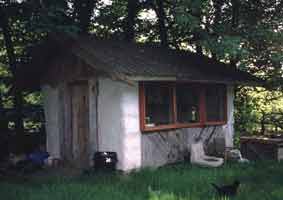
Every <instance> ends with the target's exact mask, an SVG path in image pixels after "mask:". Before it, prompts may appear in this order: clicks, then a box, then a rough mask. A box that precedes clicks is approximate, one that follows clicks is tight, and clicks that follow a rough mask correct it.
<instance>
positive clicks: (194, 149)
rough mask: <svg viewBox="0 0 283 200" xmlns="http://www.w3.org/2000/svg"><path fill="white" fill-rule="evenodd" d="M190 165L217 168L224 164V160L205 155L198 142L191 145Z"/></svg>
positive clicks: (201, 144)
mask: <svg viewBox="0 0 283 200" xmlns="http://www.w3.org/2000/svg"><path fill="white" fill-rule="evenodd" d="M191 163H192V164H196V165H200V166H204V167H219V166H221V165H222V164H223V163H224V159H223V158H218V157H214V156H207V155H205V152H204V149H203V143H202V142H201V141H198V142H196V143H193V144H192V145H191Z"/></svg>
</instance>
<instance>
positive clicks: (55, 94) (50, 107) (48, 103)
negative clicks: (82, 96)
mask: <svg viewBox="0 0 283 200" xmlns="http://www.w3.org/2000/svg"><path fill="white" fill-rule="evenodd" d="M42 92H43V96H44V98H43V99H44V114H45V124H46V148H47V151H48V152H49V154H50V155H51V156H53V157H54V158H61V151H60V131H61V130H60V122H61V119H60V118H61V115H60V96H59V89H58V88H56V87H54V88H53V87H51V86H49V85H44V86H42Z"/></svg>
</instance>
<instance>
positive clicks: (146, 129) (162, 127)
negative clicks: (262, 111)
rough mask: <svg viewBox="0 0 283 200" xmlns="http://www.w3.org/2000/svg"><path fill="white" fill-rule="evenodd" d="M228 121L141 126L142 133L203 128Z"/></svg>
mask: <svg viewBox="0 0 283 200" xmlns="http://www.w3.org/2000/svg"><path fill="white" fill-rule="evenodd" d="M225 124H227V122H225V121H223V122H206V123H190V124H179V123H178V124H169V125H159V126H154V127H141V132H142V133H150V132H155V131H166V130H174V129H180V128H203V127H206V126H213V125H216V126H220V125H225Z"/></svg>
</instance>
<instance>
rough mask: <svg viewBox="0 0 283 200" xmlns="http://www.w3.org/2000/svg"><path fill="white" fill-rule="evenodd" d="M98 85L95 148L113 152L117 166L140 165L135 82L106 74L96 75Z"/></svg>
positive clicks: (131, 167) (130, 167)
mask: <svg viewBox="0 0 283 200" xmlns="http://www.w3.org/2000/svg"><path fill="white" fill-rule="evenodd" d="M98 85H99V93H98V138H99V139H98V140H99V144H98V146H99V151H114V152H117V154H118V160H119V162H118V165H117V168H118V169H121V170H125V171H127V170H131V169H134V168H139V167H141V141H140V140H141V133H140V131H139V106H138V85H137V84H136V85H128V84H126V83H122V82H119V81H113V80H111V79H108V78H100V79H99V84H98Z"/></svg>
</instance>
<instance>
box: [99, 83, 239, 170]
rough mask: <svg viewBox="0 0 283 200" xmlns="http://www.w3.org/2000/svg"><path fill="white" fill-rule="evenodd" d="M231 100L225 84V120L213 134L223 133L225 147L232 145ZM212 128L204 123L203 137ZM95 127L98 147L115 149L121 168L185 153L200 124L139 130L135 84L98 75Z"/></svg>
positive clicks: (155, 162) (170, 159)
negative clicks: (174, 129) (142, 132)
mask: <svg viewBox="0 0 283 200" xmlns="http://www.w3.org/2000/svg"><path fill="white" fill-rule="evenodd" d="M233 100H234V91H233V87H232V86H228V88H227V112H228V115H227V117H228V122H227V125H224V126H217V128H216V133H215V136H214V137H224V138H225V146H226V147H227V146H229V147H231V146H233V134H234V132H233V131H234V130H233V125H234V118H233V111H234V105H233ZM213 129H214V128H213V126H212V127H207V128H206V129H205V132H204V135H203V138H204V139H205V138H206V137H208V136H209V135H210V133H211V132H212V131H213ZM98 130H99V131H98V135H99V136H98V137H99V150H100V151H115V152H117V154H118V159H119V162H118V169H121V170H125V171H127V170H131V169H135V168H140V167H145V166H161V165H163V164H166V163H170V162H174V161H177V160H180V158H181V157H182V155H181V156H179V155H178V154H179V153H183V154H185V153H186V151H187V150H188V148H189V146H190V144H191V143H192V140H193V138H194V137H197V135H198V134H199V133H200V131H201V129H200V128H186V129H179V130H176V131H173V132H172V131H171V132H168V133H167V132H166V131H164V132H163V133H151V134H141V132H140V127H139V97H138V84H137V83H136V84H134V85H129V84H126V83H123V82H120V81H114V80H111V79H108V78H100V79H99V94H98ZM212 139H213V138H212ZM178 145H179V146H178ZM158 147H160V148H158Z"/></svg>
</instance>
